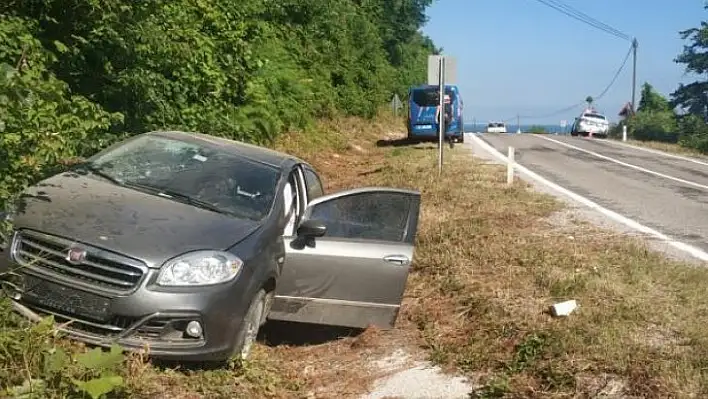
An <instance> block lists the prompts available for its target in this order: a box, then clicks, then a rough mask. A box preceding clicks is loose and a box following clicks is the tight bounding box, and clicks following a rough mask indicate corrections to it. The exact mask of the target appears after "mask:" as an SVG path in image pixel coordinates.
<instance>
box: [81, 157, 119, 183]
mask: <svg viewBox="0 0 708 399" xmlns="http://www.w3.org/2000/svg"><path fill="white" fill-rule="evenodd" d="M73 169H74V170H75V169H85V170H87V171H89V172H91V174H94V175H96V176H99V177H102V178H104V179H106V180H108V181H110V182H111V183H113V184H117V185H119V186H124V185H125V182H124V181H122V180H119V179H116V178H115V177H113V176H111V175H109V174H108V173H106V172H104V171H103V169H102V168H101V167H99V166H96V165H95V164H93V163H90V162H85V163H81V164H78V165H76V166H75V167H74V168H73Z"/></svg>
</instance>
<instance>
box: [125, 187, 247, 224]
mask: <svg viewBox="0 0 708 399" xmlns="http://www.w3.org/2000/svg"><path fill="white" fill-rule="evenodd" d="M124 184H125V185H126V186H128V187H134V188H139V189H143V190H146V191H150V192H151V193H152V194H155V195H159V196H160V197H164V198H170V199H174V200H177V201H181V202H183V203H186V204H189V205H194V206H197V207H199V208H202V209H207V210H210V211H212V212H216V213H220V214H223V215H231V216H234V214H233V213H231V212H228V211H225V210H223V209H221V208H219V207H218V206H216V205H214V204H211V203H209V202H206V201H202V200H200V199H197V198H194V197H191V196H189V195H187V194H182V193H180V192H177V191H173V190H170V189H167V188H162V187H157V186H151V185H145V184H140V183H133V182H126V183H124Z"/></svg>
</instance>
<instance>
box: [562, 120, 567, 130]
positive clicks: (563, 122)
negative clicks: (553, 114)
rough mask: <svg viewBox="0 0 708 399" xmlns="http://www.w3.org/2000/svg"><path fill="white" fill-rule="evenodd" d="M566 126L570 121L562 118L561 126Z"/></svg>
mask: <svg viewBox="0 0 708 399" xmlns="http://www.w3.org/2000/svg"><path fill="white" fill-rule="evenodd" d="M566 126H568V121H566V120H562V121H561V128H563V129H565V127H566Z"/></svg>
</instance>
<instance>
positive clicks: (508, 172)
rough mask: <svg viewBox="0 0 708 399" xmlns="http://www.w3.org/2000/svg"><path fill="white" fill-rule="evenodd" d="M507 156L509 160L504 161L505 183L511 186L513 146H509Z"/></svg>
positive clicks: (512, 180)
mask: <svg viewBox="0 0 708 399" xmlns="http://www.w3.org/2000/svg"><path fill="white" fill-rule="evenodd" d="M507 158H509V160H508V161H507V163H506V184H507V186H511V185H512V184H514V163H515V161H514V147H509V153H508V155H507Z"/></svg>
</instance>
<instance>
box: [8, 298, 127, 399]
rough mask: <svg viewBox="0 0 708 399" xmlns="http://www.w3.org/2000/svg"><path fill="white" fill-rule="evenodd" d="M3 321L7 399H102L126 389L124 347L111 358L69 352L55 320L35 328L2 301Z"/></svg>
mask: <svg viewBox="0 0 708 399" xmlns="http://www.w3.org/2000/svg"><path fill="white" fill-rule="evenodd" d="M0 320H3V330H2V333H0V381H1V383H0V392H3V391H4V392H3V395H9V396H11V397H15V398H27V399H30V398H45V397H56V396H63V397H66V396H67V395H71V396H74V397H76V396H81V394H82V393H83V394H86V395H88V396H89V397H91V398H93V399H98V398H101V397H104V396H105V395H106V394H109V393H112V392H116V391H119V390H121V389H123V385H124V382H123V377H122V376H121V375H120V374H119V370H120V366H122V365H123V363H124V361H125V359H124V356H123V354H122V350H121V349H120V348H119V347H113V348H111V350H110V351H109V352H104V351H102V350H101V349H99V348H95V349H93V350H90V351H71V350H68V349H66V348H64V347H63V346H62V345H61V344H60V343H59V341H58V337H57V334H56V333H55V330H54V323H53V320H52V318H51V317H49V318H46V319H44V320H42V321H41V322H40V323H37V324H30V323H28V322H25V321H24V320H20V319H19V317H17V316H14V315H13V314H11V313H10V306H9V304H8V301H7V300H5V299H2V300H0ZM20 359H21V361H20ZM20 365H21V366H20ZM18 367H21V369H18Z"/></svg>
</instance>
